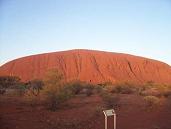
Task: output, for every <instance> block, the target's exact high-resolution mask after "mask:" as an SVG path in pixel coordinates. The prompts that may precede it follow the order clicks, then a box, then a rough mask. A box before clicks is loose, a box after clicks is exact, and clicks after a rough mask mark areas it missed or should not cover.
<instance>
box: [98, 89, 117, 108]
mask: <svg viewBox="0 0 171 129" xmlns="http://www.w3.org/2000/svg"><path fill="white" fill-rule="evenodd" d="M101 97H102V99H103V102H104V104H105V107H106V108H116V107H118V106H119V101H120V98H119V96H118V95H117V94H115V95H112V94H110V93H107V92H104V93H102V94H101Z"/></svg>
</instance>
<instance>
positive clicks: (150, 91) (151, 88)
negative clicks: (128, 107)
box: [139, 83, 171, 97]
mask: <svg viewBox="0 0 171 129" xmlns="http://www.w3.org/2000/svg"><path fill="white" fill-rule="evenodd" d="M139 94H140V95H143V96H149V95H151V96H157V97H168V96H169V95H171V86H170V85H164V84H163V85H162V84H155V83H150V84H148V83H146V84H145V85H143V86H142V87H141V88H140V90H139Z"/></svg>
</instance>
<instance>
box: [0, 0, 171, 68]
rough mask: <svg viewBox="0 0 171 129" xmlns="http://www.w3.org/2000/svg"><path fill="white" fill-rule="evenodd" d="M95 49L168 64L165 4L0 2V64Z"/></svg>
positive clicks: (169, 23)
mask: <svg viewBox="0 0 171 129" xmlns="http://www.w3.org/2000/svg"><path fill="white" fill-rule="evenodd" d="M68 49H95V50H103V51H112V52H121V53H129V54H133V55H139V56H144V57H148V58H153V59H157V60H160V61H164V62H166V63H168V64H169V65H171V1H170V0H0V64H4V63H6V62H8V61H10V60H13V59H16V58H19V57H23V56H27V55H33V54H39V53H47V52H54V51H61V50H68Z"/></svg>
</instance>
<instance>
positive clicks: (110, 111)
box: [103, 109, 115, 116]
mask: <svg viewBox="0 0 171 129" xmlns="http://www.w3.org/2000/svg"><path fill="white" fill-rule="evenodd" d="M103 112H104V113H105V114H106V116H113V115H114V114H115V111H114V110H113V109H110V110H105V111H103Z"/></svg>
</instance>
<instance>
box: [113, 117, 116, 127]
mask: <svg viewBox="0 0 171 129" xmlns="http://www.w3.org/2000/svg"><path fill="white" fill-rule="evenodd" d="M113 128H114V129H116V114H114V115H113Z"/></svg>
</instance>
